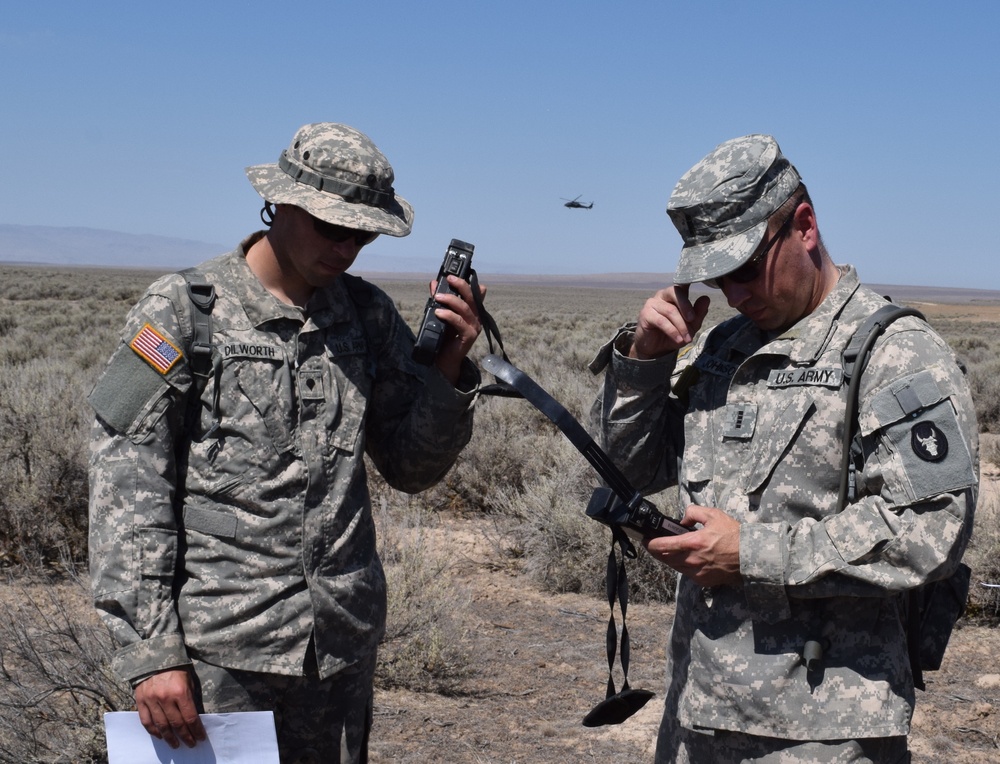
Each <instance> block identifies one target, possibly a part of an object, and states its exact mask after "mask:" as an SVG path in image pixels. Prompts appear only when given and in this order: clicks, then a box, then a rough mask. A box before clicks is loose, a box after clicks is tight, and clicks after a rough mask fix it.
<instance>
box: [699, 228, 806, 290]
mask: <svg viewBox="0 0 1000 764" xmlns="http://www.w3.org/2000/svg"><path fill="white" fill-rule="evenodd" d="M794 220H795V213H794V212H792V214H791V215H789V216H788V219H787V220H785V222H784V223H782V224H781V227H780V228H779V229H778V230H777V231H775V232H774V236H772V237H771V238H770V239H768V240H767V242H765V244H764V246H763V248H762V249H761V250H760V252H758V253H757V254H756V255H754V256H753V257H751V258H750V259H749V260H747V261H746V262H745V263H743V265H741V266H740V267H739V268H737V269H736V270H735V271H733V272H732V273H727V274H725V275H724V276H719V277H718V278H714V279H708V280H706V281H705V284H706V286H710V287H712V288H714V289H721V288H722V280H723V279H728V280H730V281H734V282H736V283H737V284H749V283H750V282H751V281H753V280H754V279H755V278H757V277H758V276H759V275H760V271H761V266H762V265H763V264H764V259H765V258H766V257H767V254H768V252H770V251H771V250H772V249H773V248H774V245H775V244H777V242H778V239H780V238H781V237H782V236H784V235H785V234H786V233H787V232H788V229H789V228H790V227H791V225H792V221H794Z"/></svg>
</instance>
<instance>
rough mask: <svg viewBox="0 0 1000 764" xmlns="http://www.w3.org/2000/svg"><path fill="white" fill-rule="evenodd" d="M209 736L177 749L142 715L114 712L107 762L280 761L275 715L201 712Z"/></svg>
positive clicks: (107, 719) (107, 726)
mask: <svg viewBox="0 0 1000 764" xmlns="http://www.w3.org/2000/svg"><path fill="white" fill-rule="evenodd" d="M201 721H202V724H204V725H205V732H206V733H207V734H208V739H207V740H204V741H202V742H200V743H198V745H196V746H195V747H194V748H188V747H187V746H186V745H184V744H183V743H181V747H180V748H177V749H173V748H171V747H170V746H169V745H167V744H166V743H164V742H163V741H162V740H157V739H156V738H154V737H152V736H151V735H150V734H149V733H148V732H146V730H145V729H144V728H143V726H142V724H140V723H139V714H138V713H136V712H134V711H132V712H129V711H115V712H113V713H108V714H105V715H104V730H105V732H106V733H107V737H108V764H278V738H277V736H276V735H275V732H274V714H273V713H271V712H270V711H250V712H246V713H239V714H202V715H201Z"/></svg>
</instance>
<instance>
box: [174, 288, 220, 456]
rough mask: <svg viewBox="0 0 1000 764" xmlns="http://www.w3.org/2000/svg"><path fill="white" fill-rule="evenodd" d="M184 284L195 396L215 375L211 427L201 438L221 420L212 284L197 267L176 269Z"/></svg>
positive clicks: (218, 362)
mask: <svg viewBox="0 0 1000 764" xmlns="http://www.w3.org/2000/svg"><path fill="white" fill-rule="evenodd" d="M180 275H181V276H183V277H184V281H185V282H186V283H187V293H188V298H189V299H190V300H191V305H192V306H193V307H194V310H192V311H191V326H192V330H193V333H192V336H191V340H190V344H189V346H188V350H189V356H190V359H191V361H190V365H191V374H192V376H193V377H194V385H195V387H196V389H199V395H198V397H201V391H203V390H204V387H205V385H207V384H208V380H209V379H211V378H212V377H213V376H214V377H215V391H214V395H213V398H212V426H211V427H209V429H208V432H206V433H205V434H204V435H202V436H201V437H200V438H198V441H199V442H200V441H204V440H205V439H206V438H208V437H209V436H210V435H212V433H214V432H215V431H216V430H217V429H218V427H219V423H220V421H221V416H220V413H219V396H220V395H221V394H222V391H221V389H220V387H221V386H220V384H219V383H220V377H221V375H222V360H221V357H220V356H219V354H218V353H214V352H213V349H212V308H213V307H214V306H215V286H214V285H213V284H212V283H210V282H209V280H208V279H206V278H205V276H204V274H202V273H201V272H200V271H199V270H198V269H197V268H187V269H186V270H183V271H181V272H180Z"/></svg>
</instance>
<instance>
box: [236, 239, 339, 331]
mask: <svg viewBox="0 0 1000 764" xmlns="http://www.w3.org/2000/svg"><path fill="white" fill-rule="evenodd" d="M264 235H265V232H264V231H257V232H256V233H253V234H251V235H250V236H248V237H246V238H245V239H244V240H243V241H241V242H240V244H239V246H238V247H237V248H236V249H235V250H233V252H232V253H231V254H230V257H229V266H230V272H231V275H232V283H233V286H234V290H235V293H236V295H237V296H238V297H239V300H240V303H241V304H242V305H243V309H244V310H245V311H246V314H247V317H248V318H249V319H250V322H251V323H252V324H253V325H254V326H257V327H259V326H261V325H262V324H264V323H267V322H268V321H274V320H291V321H295V322H297V323H299V324H305V323H307V322H311V323H312V324H313V325H315V326H316V327H319V328H323V327H326V326H329V325H330V324H332V323H336V322H339V321H349V320H351V316H352V314H351V311H350V308H349V306H348V300H349V296H348V294H347V289H346V288H345V287H344V283H343V279H337V280H336V281H335V282H334V283H333V284H332V285H330V286H329V287H326V288H324V289H317V290H316V291H315V292H314V293H313V295H312V297H310V298H309V303H308V304H307V305H306V307H305V309H304V310H303V309H302V308H298V307H296V306H294V305H288V304H286V303H284V302H282V301H281V300H279V299H278V298H277V297H275V296H274V295H273V294H271V293H270V292H268V291H267V289H265V288H264V285H263V284H261V283H260V281H259V280H258V278H257V277H256V276H255V275H254V273H253V271H251V270H250V266H249V265H248V264H247V259H246V258H247V252H248V251H249V250H250V248H251V247H252V246H253V245H254V244H256V243H257V242H258V241H260V239H261V238H262V237H263V236H264Z"/></svg>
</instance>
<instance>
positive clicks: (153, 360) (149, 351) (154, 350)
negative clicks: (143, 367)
mask: <svg viewBox="0 0 1000 764" xmlns="http://www.w3.org/2000/svg"><path fill="white" fill-rule="evenodd" d="M129 347H130V348H132V349H133V350H134V351H135V352H136V353H137V354H138V355H139V357H140V358H142V359H144V360H145V361H146V362H147V363H148V364H149V365H150V366H152V367H153V368H154V369H156V370H157V371H158V372H160V374H166V373H167V372H168V371H170V370H171V369H172V368H173V366H174V364H175V363H177V361H178V360H180V359H181V358H182V357H183V355H184V354H183V353H181V351H180V350H178V349H177V348H176V347H175V346H174V345H173V344H171V342H170V340H168V339H167V338H166V337H164V336H163V335H162V334H160V333H159V332H158V331H156V329H154V328H153V327H152V326H150V325H149V324H146V325H145V326H143V327H142V329H140V330H139V333H138V334H137V335H135V339H133V340H132V341H131V342H130V343H129Z"/></svg>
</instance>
